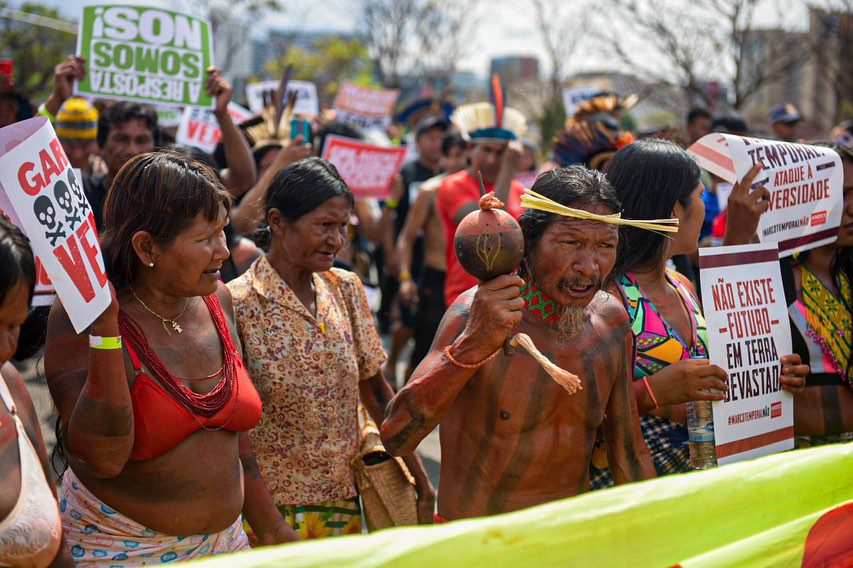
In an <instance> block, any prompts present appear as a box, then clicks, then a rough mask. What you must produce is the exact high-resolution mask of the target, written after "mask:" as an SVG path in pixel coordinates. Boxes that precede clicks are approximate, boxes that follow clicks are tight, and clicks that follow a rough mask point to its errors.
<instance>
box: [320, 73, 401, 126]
mask: <svg viewBox="0 0 853 568" xmlns="http://www.w3.org/2000/svg"><path fill="white" fill-rule="evenodd" d="M399 96H400V90H399V89H374V88H372V87H360V86H358V85H356V84H354V83H350V82H349V81H345V82H344V84H343V85H341V88H340V89H338V94H337V95H336V96H335V102H334V104H333V105H332V107H333V108H334V109H335V115H336V118H337V119H338V120H340V121H341V122H346V123H347V124H351V125H353V126H355V127H356V128H359V129H361V130H363V131H367V130H384V129H385V127H386V126H388V125H389V124H391V115H392V114H393V112H394V105H396V104H397V99H398V98H399Z"/></svg>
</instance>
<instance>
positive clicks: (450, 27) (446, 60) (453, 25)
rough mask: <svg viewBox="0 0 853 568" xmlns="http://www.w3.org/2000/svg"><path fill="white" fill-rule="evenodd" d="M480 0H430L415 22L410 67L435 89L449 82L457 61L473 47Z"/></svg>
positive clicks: (441, 87)
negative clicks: (414, 42) (420, 18)
mask: <svg viewBox="0 0 853 568" xmlns="http://www.w3.org/2000/svg"><path fill="white" fill-rule="evenodd" d="M478 8H479V0H444V2H440V3H433V4H432V5H431V7H430V9H429V10H426V11H425V13H424V14H422V17H423V18H424V19H423V20H422V21H421V22H420V23H419V25H417V26H415V30H414V32H415V39H416V46H417V47H416V51H415V54H416V55H415V61H414V69H413V71H414V72H415V73H416V74H418V75H419V76H421V77H422V78H423V79H424V80H425V82H426V83H427V84H430V85H431V86H433V87H434V88H435V89H437V90H438V89H443V88H445V87H447V86H448V85H450V83H451V77H452V76H453V73H454V72H455V71H456V64H457V63H458V62H459V60H460V59H462V58H463V57H464V56H466V55H467V54H468V53H470V51H471V50H472V49H473V48H474V42H473V40H472V38H473V36H474V31H475V28H476V26H477V24H478V23H479V11H478Z"/></svg>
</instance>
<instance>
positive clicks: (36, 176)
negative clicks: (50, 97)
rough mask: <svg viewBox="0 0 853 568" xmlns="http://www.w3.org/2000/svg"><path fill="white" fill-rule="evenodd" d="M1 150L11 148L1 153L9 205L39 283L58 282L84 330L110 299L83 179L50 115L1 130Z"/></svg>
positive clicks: (1, 181)
mask: <svg viewBox="0 0 853 568" xmlns="http://www.w3.org/2000/svg"><path fill="white" fill-rule="evenodd" d="M0 148H3V149H5V150H6V153H5V154H3V155H2V156H0V189H2V193H3V194H4V199H3V204H4V205H5V204H7V205H6V207H8V209H9V212H10V213H14V217H13V218H14V219H17V223H18V226H19V227H20V228H21V230H23V231H24V232H25V233H26V234H27V236H28V237H29V239H30V243H31V244H32V247H33V252H34V253H35V254H36V256H37V257H38V258H39V260H40V263H41V267H42V269H41V270H40V276H39V282H43V283H47V282H53V285H54V287H55V289H56V293H57V294H58V295H59V299H60V300H62V303H63V305H64V306H65V309H66V311H67V312H68V316H69V318H70V319H71V323H72V324H73V325H74V329H75V330H76V331H77V333H80V332H81V331H83V330H84V329H85V328H86V327H87V326H88V325H89V324H91V323H92V322H93V321H94V320H95V318H97V317H98V316H99V315H100V314H101V312H103V311H104V310H105V309H106V307H107V306H108V305H109V303H110V292H109V287H108V284H107V276H106V271H105V269H104V260H103V256H102V254H101V247H100V245H99V243H98V235H97V233H96V230H95V219H94V216H93V214H92V209H91V207H90V206H89V202H88V200H87V199H86V195H85V193H84V192H83V184H82V180H81V179H79V178H78V177H77V176H76V175H75V174H74V172H73V171H72V169H71V166H70V164H69V163H68V158H67V156H66V155H65V152H64V150H63V149H62V145H61V144H60V143H59V139H58V138H57V137H56V133H55V132H54V130H53V126H51V124H50V122H49V121H48V120H47V119H46V118H44V117H37V118H32V119H30V120H26V121H23V122H19V123H16V124H14V125H12V126H9V127H7V128H4V129H0ZM10 217H12V215H11V214H10ZM41 271H43V272H44V274H41ZM42 276H44V278H42Z"/></svg>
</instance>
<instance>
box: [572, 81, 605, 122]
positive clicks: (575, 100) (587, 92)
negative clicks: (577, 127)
mask: <svg viewBox="0 0 853 568" xmlns="http://www.w3.org/2000/svg"><path fill="white" fill-rule="evenodd" d="M600 92H601V89H599V88H598V87H578V88H576V89H564V90H563V104H564V105H566V116H568V117H570V116H572V115H573V114H575V111H576V110H578V107H579V106H580V105H581V103H582V102H584V101H588V100H590V99H591V98H592V97H594V96H595V95H597V94H598V93H600Z"/></svg>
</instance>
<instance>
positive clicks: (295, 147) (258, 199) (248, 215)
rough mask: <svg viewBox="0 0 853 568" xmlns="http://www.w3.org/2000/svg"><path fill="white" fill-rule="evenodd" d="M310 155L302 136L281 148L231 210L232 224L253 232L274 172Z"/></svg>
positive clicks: (262, 214) (309, 149) (245, 232)
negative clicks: (269, 164) (256, 181)
mask: <svg viewBox="0 0 853 568" xmlns="http://www.w3.org/2000/svg"><path fill="white" fill-rule="evenodd" d="M310 155H311V145H310V144H305V143H304V140H303V138H302V136H297V137H296V138H294V139H293V140H291V141H290V142H289V143H288V145H287V146H286V147H284V148H282V149H281V151H280V152H279V153H278V155H276V157H275V161H273V163H272V165H271V166H270V167H269V168H267V171H265V172H264V175H262V176H261V177H260V179H258V183H256V184H255V186H254V187H253V188H252V189H250V190H249V191H248V192H247V193H246V195H245V196H244V197H243V200H242V201H241V202H240V203H239V205H237V206H236V207H234V208H233V209H232V210H231V223H233V224H234V228H235V229H237V230H238V231H240V232H241V233H242V234H244V235H251V234H252V233H254V232H255V230H256V229H257V227H258V223H259V222H260V221H261V218H262V217H263V216H264V200H265V199H266V197H267V189H268V188H269V186H270V184H271V183H272V180H273V178H274V177H275V174H277V173H278V171H279V170H280V169H281V168H283V167H285V166H288V165H290V164H292V163H293V162H297V161H299V160H301V159H302V158H307V157H308V156H310Z"/></svg>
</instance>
